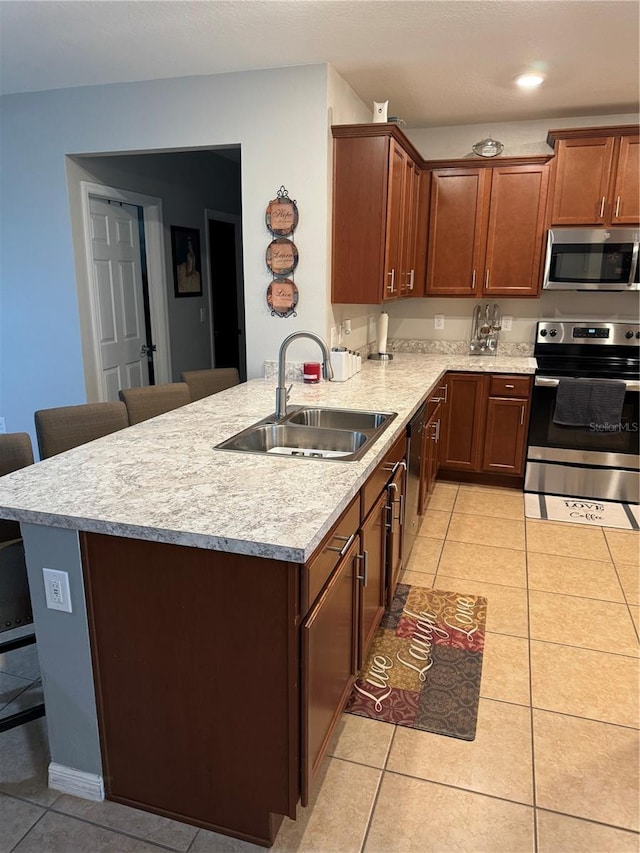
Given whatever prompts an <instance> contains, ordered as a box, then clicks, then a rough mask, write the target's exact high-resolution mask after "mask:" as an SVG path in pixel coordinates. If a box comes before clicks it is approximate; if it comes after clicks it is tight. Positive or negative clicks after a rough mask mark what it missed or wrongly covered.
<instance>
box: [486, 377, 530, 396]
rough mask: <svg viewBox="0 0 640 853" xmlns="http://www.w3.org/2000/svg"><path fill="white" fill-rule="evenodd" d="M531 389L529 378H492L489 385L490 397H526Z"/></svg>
mask: <svg viewBox="0 0 640 853" xmlns="http://www.w3.org/2000/svg"><path fill="white" fill-rule="evenodd" d="M530 387H531V378H530V377H529V376H507V375H506V374H502V375H497V376H492V377H491V382H490V384H489V396H490V397H528V396H529V389H530Z"/></svg>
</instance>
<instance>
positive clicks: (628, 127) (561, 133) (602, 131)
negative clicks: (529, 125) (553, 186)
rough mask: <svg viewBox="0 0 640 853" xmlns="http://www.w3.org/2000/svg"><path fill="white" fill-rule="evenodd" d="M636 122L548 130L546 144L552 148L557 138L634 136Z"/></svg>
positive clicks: (636, 131)
mask: <svg viewBox="0 0 640 853" xmlns="http://www.w3.org/2000/svg"><path fill="white" fill-rule="evenodd" d="M637 133H638V125H637V124H618V125H613V126H609V127H569V128H564V129H558V130H550V131H548V133H547V145H548V146H549V147H550V148H554V147H555V144H556V141H557V140H559V139H590V138H591V137H593V136H600V137H602V136H635V135H637Z"/></svg>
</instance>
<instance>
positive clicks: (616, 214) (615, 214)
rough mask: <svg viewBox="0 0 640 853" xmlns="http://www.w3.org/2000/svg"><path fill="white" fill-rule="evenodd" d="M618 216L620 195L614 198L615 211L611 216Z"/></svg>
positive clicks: (615, 217)
mask: <svg viewBox="0 0 640 853" xmlns="http://www.w3.org/2000/svg"><path fill="white" fill-rule="evenodd" d="M618 216H620V196H618V197H617V198H616V211H615V213H614V214H613V218H614V219H617V218H618Z"/></svg>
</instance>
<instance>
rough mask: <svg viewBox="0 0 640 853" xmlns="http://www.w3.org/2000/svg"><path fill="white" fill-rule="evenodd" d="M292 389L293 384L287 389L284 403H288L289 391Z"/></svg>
mask: <svg viewBox="0 0 640 853" xmlns="http://www.w3.org/2000/svg"><path fill="white" fill-rule="evenodd" d="M292 388H293V382H292V383H291V385H289V387H288V388H287V396H286V397H285V403H288V402H289V397H290V396H291V389H292Z"/></svg>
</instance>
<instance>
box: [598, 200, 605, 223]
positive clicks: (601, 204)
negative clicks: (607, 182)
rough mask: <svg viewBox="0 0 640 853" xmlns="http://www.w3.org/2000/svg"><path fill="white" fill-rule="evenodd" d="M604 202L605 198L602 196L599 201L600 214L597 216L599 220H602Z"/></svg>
mask: <svg viewBox="0 0 640 853" xmlns="http://www.w3.org/2000/svg"><path fill="white" fill-rule="evenodd" d="M604 202H605V196H602V198H601V199H600V214H599V218H600V219H602V217H603V216H604Z"/></svg>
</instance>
